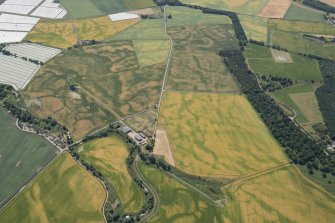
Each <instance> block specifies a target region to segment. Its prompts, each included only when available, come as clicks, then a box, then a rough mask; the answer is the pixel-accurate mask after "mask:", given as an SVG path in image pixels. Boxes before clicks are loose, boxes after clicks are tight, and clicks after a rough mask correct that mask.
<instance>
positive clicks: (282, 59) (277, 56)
mask: <svg viewBox="0 0 335 223" xmlns="http://www.w3.org/2000/svg"><path fill="white" fill-rule="evenodd" d="M271 54H272V57H273V60H274V61H275V62H276V63H293V60H292V58H291V55H290V53H288V52H285V51H280V50H275V49H271Z"/></svg>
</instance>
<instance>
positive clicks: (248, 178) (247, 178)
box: [222, 162, 292, 190]
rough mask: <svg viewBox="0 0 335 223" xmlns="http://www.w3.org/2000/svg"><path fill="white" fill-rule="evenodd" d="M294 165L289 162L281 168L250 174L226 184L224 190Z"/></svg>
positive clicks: (276, 167)
mask: <svg viewBox="0 0 335 223" xmlns="http://www.w3.org/2000/svg"><path fill="white" fill-rule="evenodd" d="M291 165H292V164H291V163H289V162H287V163H284V164H281V165H279V166H275V167H272V168H269V169H266V170H263V171H259V172H256V173H253V174H249V175H247V176H243V177H240V178H239V179H237V180H235V181H233V182H231V183H229V184H226V185H225V186H223V187H222V189H224V190H225V189H229V188H231V187H233V186H235V185H239V184H241V183H243V182H245V181H248V180H252V179H255V178H257V177H261V176H264V175H266V174H269V173H272V172H275V171H278V170H281V169H284V168H286V167H289V166H291Z"/></svg>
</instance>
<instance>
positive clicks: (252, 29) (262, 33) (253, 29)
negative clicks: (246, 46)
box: [238, 15, 268, 42]
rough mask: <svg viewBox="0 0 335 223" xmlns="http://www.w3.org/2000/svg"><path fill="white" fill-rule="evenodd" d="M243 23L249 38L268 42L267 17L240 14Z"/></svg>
mask: <svg viewBox="0 0 335 223" xmlns="http://www.w3.org/2000/svg"><path fill="white" fill-rule="evenodd" d="M238 17H239V18H240V21H241V24H242V26H243V29H244V31H245V34H246V35H247V37H248V39H253V40H258V41H263V42H266V40H267V31H268V29H267V18H262V17H254V16H247V15H239V16H238Z"/></svg>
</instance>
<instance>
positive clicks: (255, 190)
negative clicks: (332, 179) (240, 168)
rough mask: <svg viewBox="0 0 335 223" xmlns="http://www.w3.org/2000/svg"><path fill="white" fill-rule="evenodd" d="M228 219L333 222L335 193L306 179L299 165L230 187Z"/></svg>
mask: <svg viewBox="0 0 335 223" xmlns="http://www.w3.org/2000/svg"><path fill="white" fill-rule="evenodd" d="M226 195H227V196H228V200H229V201H230V202H228V205H227V206H226V207H225V209H224V213H223V215H224V218H225V219H224V220H226V221H227V222H283V223H284V222H285V223H286V222H310V223H312V222H330V221H332V219H334V217H335V197H334V196H333V195H331V194H329V193H327V192H325V191H324V190H323V189H322V188H320V187H319V186H318V185H316V184H314V183H312V182H311V181H310V180H308V179H306V178H305V176H303V175H302V174H301V173H300V171H299V170H298V169H297V167H293V166H290V167H285V168H282V169H280V170H276V171H274V172H272V173H268V174H265V175H263V176H259V177H256V178H253V179H250V180H246V181H242V182H241V183H240V184H237V185H233V186H232V187H230V188H229V189H226Z"/></svg>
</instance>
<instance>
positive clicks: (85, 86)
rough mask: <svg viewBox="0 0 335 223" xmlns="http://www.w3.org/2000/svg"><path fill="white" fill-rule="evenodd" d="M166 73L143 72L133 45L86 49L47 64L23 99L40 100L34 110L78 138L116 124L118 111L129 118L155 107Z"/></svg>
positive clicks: (158, 68)
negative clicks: (74, 88)
mask: <svg viewBox="0 0 335 223" xmlns="http://www.w3.org/2000/svg"><path fill="white" fill-rule="evenodd" d="M164 69H165V64H162V63H160V64H155V65H151V66H146V67H144V68H140V67H139V64H138V62H137V58H136V54H135V49H134V47H133V45H132V43H131V42H126V41H123V42H114V43H111V44H101V45H95V46H87V47H82V48H80V49H73V50H70V51H67V52H65V53H63V54H61V55H60V56H57V57H55V58H54V59H53V60H51V61H50V62H49V63H48V64H46V65H45V66H43V67H42V69H41V70H40V71H39V73H38V75H37V76H36V78H35V79H34V80H33V81H32V82H31V84H30V85H29V86H28V87H27V89H26V90H25V91H24V95H25V98H26V101H36V100H37V101H38V102H39V103H38V105H34V104H32V105H31V106H30V107H29V110H30V111H32V112H33V113H34V114H36V115H39V116H41V117H47V116H52V117H54V118H55V119H56V120H57V121H58V122H60V123H62V124H63V125H66V126H67V127H68V129H69V130H70V132H71V134H72V136H73V138H74V139H75V140H78V139H80V138H82V137H84V136H85V135H86V134H88V133H90V132H92V131H93V130H96V129H99V128H101V127H103V126H105V125H107V124H108V123H109V122H111V121H114V120H115V116H116V115H115V113H116V114H118V115H119V116H122V117H125V116H128V115H131V114H135V113H138V112H142V111H144V110H146V109H148V108H152V107H153V106H155V105H156V104H157V103H158V98H159V92H160V89H161V84H162V78H163V75H164ZM93 74H94V75H93ZM73 84H76V85H78V88H79V89H78V90H77V91H76V92H73V91H71V90H70V89H69V86H70V85H73Z"/></svg>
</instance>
